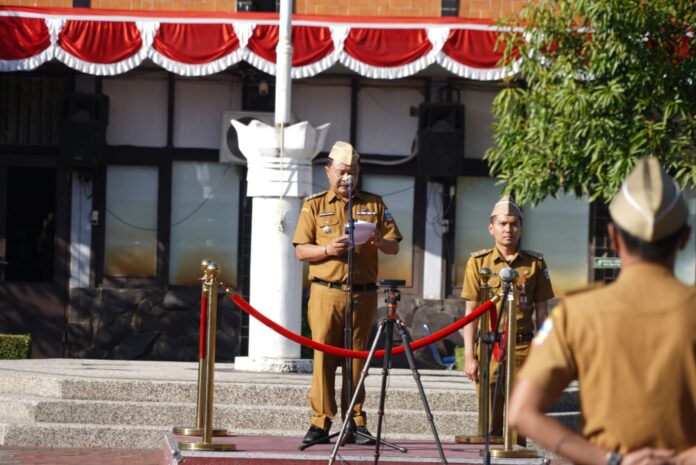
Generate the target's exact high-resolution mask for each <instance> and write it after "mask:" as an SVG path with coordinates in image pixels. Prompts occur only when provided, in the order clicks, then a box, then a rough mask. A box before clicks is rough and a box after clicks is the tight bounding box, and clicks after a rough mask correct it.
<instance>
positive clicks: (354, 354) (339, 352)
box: [226, 291, 495, 359]
mask: <svg viewBox="0 0 696 465" xmlns="http://www.w3.org/2000/svg"><path fill="white" fill-rule="evenodd" d="M226 292H227V296H228V297H230V292H229V291H226ZM230 299H232V302H234V303H235V304H237V306H238V307H239V308H241V309H242V310H244V311H245V312H246V313H248V314H249V315H251V316H253V317H254V318H256V319H257V320H259V321H260V322H261V323H263V324H265V325H266V326H268V327H269V328H271V329H272V330H274V331H275V332H277V333H278V334H280V335H282V336H285V337H286V338H288V339H290V340H292V341H295V342H297V343H298V344H302V345H303V346H307V347H310V348H312V349H314V350H320V351H322V352H326V353H328V354H331V355H336V356H338V357H351V358H363V359H366V358H367V356H368V354H369V352H367V351H365V350H348V349H343V348H341V347H335V346H330V345H327V344H322V343H321V342H317V341H313V340H311V339H309V338H307V337H304V336H301V335H299V334H297V333H294V332H292V331H290V330H289V329H287V328H284V327H282V326H280V325H279V324H278V323H276V322H275V321H273V320H271V319H270V318H268V317H266V316H264V315H263V314H262V313H260V312H259V311H258V310H256V309H255V308H254V307H252V306H251V305H250V304H249V302H247V301H246V300H244V298H242V296H240V295H239V294H234V295H232V296H231V297H230ZM488 310H491V311H492V312H493V313H495V303H493V302H492V301H490V300H487V301H486V302H485V303H484V304H482V305H481V306H479V307H478V308H476V310H474V311H473V312H471V313H469V314H468V315H466V316H464V317H462V318H460V319H459V320H457V321H455V322H454V323H452V324H451V325H449V326H447V327H445V328H443V329H441V330H440V331H437V332H435V333H433V334H431V335H430V336H427V337H424V338H422V339H418V340H417V341H413V342H411V344H409V345H410V346H411V349H412V350H417V349H420V348H421V347H425V346H427V345H428V344H432V343H433V342H435V341H438V340H440V339H442V338H444V337H446V336H449V335H450V334H452V333H453V332H455V331H457V330H458V329H460V328H463V327H464V326H466V325H468V324H469V323H471V322H472V321H474V320H475V319H476V318H478V317H479V316H480V315H482V314H483V313H485V312H487V311H488ZM403 352H404V346H403V345H401V346H399V347H395V348H393V349H392V355H399V354H401V353H403ZM374 357H375V358H381V357H384V350H378V351H376V352H375V355H374Z"/></svg>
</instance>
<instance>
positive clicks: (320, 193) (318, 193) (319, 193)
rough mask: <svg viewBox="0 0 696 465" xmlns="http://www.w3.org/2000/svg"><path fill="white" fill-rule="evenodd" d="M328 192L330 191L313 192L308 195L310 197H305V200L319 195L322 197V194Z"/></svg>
mask: <svg viewBox="0 0 696 465" xmlns="http://www.w3.org/2000/svg"><path fill="white" fill-rule="evenodd" d="M327 192H329V191H322V192H317V193H316V194H312V195H310V196H308V197H305V200H312V199H316V198H317V197H321V196H322V195H324V194H326V193H327Z"/></svg>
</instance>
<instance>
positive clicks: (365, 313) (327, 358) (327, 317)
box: [307, 284, 377, 430]
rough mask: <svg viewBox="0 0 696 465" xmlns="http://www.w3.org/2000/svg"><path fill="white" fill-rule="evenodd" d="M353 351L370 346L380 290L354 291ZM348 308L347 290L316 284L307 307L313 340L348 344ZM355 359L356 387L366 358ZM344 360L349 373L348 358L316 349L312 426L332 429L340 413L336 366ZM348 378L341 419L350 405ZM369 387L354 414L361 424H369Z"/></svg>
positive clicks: (357, 421)
mask: <svg viewBox="0 0 696 465" xmlns="http://www.w3.org/2000/svg"><path fill="white" fill-rule="evenodd" d="M353 300H354V304H353V350H365V349H366V348H367V345H368V342H369V338H370V330H371V329H372V323H373V321H374V319H375V314H376V313H377V291H365V292H356V293H354V294H353ZM345 307H346V292H345V291H342V290H340V289H331V288H328V287H326V286H322V285H321V284H312V287H311V290H310V296H309V304H308V310H307V320H308V322H309V328H310V330H311V331H312V340H314V341H317V342H322V343H324V344H329V345H332V346H337V347H344V323H343V315H344V311H345ZM352 361H353V365H352V367H353V376H352V378H353V389H355V387H356V386H357V384H358V379H359V378H360V371H361V370H362V368H363V365H364V363H365V360H363V359H352ZM339 363H341V364H342V366H343V373H345V372H346V368H345V365H344V364H345V359H344V358H342V357H336V356H334V355H330V354H325V353H324V352H321V351H319V350H315V351H314V371H313V373H312V388H311V390H310V393H309V405H310V407H311V408H312V425H314V426H317V427H319V428H323V429H326V430H328V429H330V428H331V423H332V421H333V418H334V416H336V411H337V407H336V399H335V397H336V390H335V386H334V384H335V379H336V368H337V367H338V364H339ZM347 384H348V379H347V378H346V377H344V378H343V389H342V393H343V394H342V396H341V418H344V419H345V416H346V410H347V409H348V406H349V405H350V399H349V398H348V390H347ZM364 400H365V389H364V388H361V389H360V392H359V393H358V398H357V401H356V403H355V406H354V408H353V412H352V413H351V416H352V417H353V419H354V420H355V424H356V425H357V426H365V412H363V410H362V406H363V402H364Z"/></svg>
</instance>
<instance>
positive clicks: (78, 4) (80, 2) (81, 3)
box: [72, 0, 90, 8]
mask: <svg viewBox="0 0 696 465" xmlns="http://www.w3.org/2000/svg"><path fill="white" fill-rule="evenodd" d="M89 3H90V0H73V2H72V6H73V7H74V8H89V7H90V4H89Z"/></svg>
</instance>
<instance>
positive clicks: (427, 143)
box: [417, 103, 464, 176]
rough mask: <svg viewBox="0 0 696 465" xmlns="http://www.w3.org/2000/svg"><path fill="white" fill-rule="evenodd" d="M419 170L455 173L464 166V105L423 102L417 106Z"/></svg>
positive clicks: (435, 173)
mask: <svg viewBox="0 0 696 465" xmlns="http://www.w3.org/2000/svg"><path fill="white" fill-rule="evenodd" d="M417 159H418V172H419V173H420V174H422V175H426V176H458V175H459V174H460V173H461V170H462V168H463V165H464V105H461V104H458V103H422V104H421V105H420V106H419V107H418V136H417Z"/></svg>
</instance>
